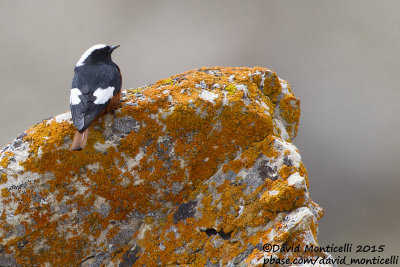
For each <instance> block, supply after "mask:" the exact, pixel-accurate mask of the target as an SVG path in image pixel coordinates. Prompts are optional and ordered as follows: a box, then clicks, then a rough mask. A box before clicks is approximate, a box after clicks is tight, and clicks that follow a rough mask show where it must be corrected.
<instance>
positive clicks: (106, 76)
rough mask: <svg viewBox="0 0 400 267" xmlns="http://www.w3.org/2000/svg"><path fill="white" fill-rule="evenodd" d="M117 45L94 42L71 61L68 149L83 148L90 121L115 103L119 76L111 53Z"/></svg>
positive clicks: (119, 88)
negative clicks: (71, 131) (70, 136)
mask: <svg viewBox="0 0 400 267" xmlns="http://www.w3.org/2000/svg"><path fill="white" fill-rule="evenodd" d="M118 47H119V45H115V46H109V45H105V44H97V45H94V46H92V47H90V48H89V49H88V50H86V52H85V53H83V55H82V56H81V57H80V59H79V61H78V62H77V63H76V65H75V68H74V77H73V79H72V86H71V94H70V108H71V116H72V122H73V124H74V126H75V127H76V132H75V135H74V138H73V140H72V144H71V148H70V149H71V150H82V149H84V148H85V146H86V143H87V140H88V135H89V128H90V126H91V124H92V123H93V121H95V119H97V118H98V117H99V116H101V115H102V114H105V113H107V112H110V111H114V110H115V109H117V108H118V106H119V103H120V98H121V86H122V76H121V71H120V69H119V67H118V66H117V64H115V63H114V62H113V61H112V59H111V53H112V52H113V51H114V50H115V49H117V48H118Z"/></svg>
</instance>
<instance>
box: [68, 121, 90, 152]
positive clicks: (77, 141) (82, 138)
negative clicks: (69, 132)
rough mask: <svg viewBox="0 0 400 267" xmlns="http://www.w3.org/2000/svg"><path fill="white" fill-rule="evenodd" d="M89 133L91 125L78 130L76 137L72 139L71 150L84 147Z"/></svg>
mask: <svg viewBox="0 0 400 267" xmlns="http://www.w3.org/2000/svg"><path fill="white" fill-rule="evenodd" d="M88 135H89V127H88V128H86V129H85V130H84V131H76V133H75V136H74V139H73V140H72V144H71V150H81V149H84V148H85V146H86V143H87V139H88Z"/></svg>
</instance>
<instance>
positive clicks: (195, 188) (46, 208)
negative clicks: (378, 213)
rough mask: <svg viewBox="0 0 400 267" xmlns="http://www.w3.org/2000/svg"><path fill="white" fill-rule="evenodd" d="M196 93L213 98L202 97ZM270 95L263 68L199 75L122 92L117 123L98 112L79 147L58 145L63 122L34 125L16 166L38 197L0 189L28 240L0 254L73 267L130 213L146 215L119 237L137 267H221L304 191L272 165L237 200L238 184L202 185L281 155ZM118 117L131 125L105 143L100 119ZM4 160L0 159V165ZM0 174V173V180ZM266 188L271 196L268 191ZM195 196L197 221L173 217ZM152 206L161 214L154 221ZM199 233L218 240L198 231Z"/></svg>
mask: <svg viewBox="0 0 400 267" xmlns="http://www.w3.org/2000/svg"><path fill="white" fill-rule="evenodd" d="M217 84H218V86H217ZM288 90H289V95H285V96H284V97H283V98H282V100H281V101H280V106H281V109H282V110H283V113H281V115H282V116H283V117H284V119H285V120H286V122H287V123H290V124H291V126H290V127H297V125H298V120H299V115H300V113H299V106H298V103H299V102H298V100H297V99H296V98H294V96H293V95H292V94H291V93H290V88H289V89H288ZM202 93H203V94H202ZM204 93H205V94H206V95H207V94H209V95H212V96H213V99H212V100H210V99H207V98H204ZM137 94H140V96H141V97H139V98H136V96H137ZM280 94H283V91H282V85H281V80H280V79H279V78H278V77H277V75H276V74H275V73H273V72H272V71H270V70H267V69H264V68H259V67H256V68H218V67H215V68H200V69H197V70H191V71H188V72H185V73H182V74H179V75H175V76H172V77H170V78H168V79H164V80H160V81H158V82H156V83H155V84H153V85H149V86H147V87H143V88H138V89H132V90H128V91H127V92H126V94H125V98H124V101H123V103H122V106H121V108H120V109H118V110H117V112H116V114H115V116H116V117H113V116H112V115H106V116H104V117H102V118H101V119H100V120H99V121H97V122H96V123H94V125H93V127H92V128H91V130H90V135H89V139H88V144H87V146H86V148H85V149H84V150H82V151H70V150H69V142H70V140H71V138H72V136H73V133H74V131H75V128H74V126H73V125H71V124H70V122H68V121H64V122H61V123H59V122H57V121H55V120H50V121H43V122H42V123H39V124H37V125H35V126H34V127H32V128H30V129H29V130H28V131H27V136H26V137H25V138H24V141H26V142H28V143H29V147H30V151H29V152H30V153H31V154H30V156H29V157H28V158H27V159H26V160H25V161H24V162H21V165H22V166H23V167H24V169H25V171H27V172H32V173H36V174H39V175H41V177H46V178H45V179H44V178H43V180H39V181H37V184H38V188H41V190H36V191H35V190H26V192H24V193H20V194H16V195H10V192H9V191H8V190H7V189H3V190H2V197H3V199H4V198H10V199H12V201H14V202H17V203H18V205H17V209H16V211H15V214H16V215H17V214H20V215H21V214H26V215H27V216H25V217H24V218H27V219H23V220H22V221H21V222H20V223H21V224H23V225H25V228H26V233H25V236H26V238H27V239H28V243H27V244H26V245H25V246H24V247H23V248H22V249H21V248H19V247H18V245H17V243H18V242H20V241H21V240H22V238H19V239H12V240H8V241H7V242H6V243H5V249H7V251H11V252H13V253H14V254H15V255H16V258H17V261H18V262H19V263H20V264H21V265H44V264H45V263H49V264H51V265H59V266H62V265H64V266H65V265H68V264H71V263H79V262H80V261H82V260H83V259H84V258H86V257H88V256H90V255H91V254H90V253H93V251H107V249H108V245H109V242H110V240H112V239H115V238H117V237H118V235H119V233H120V231H121V229H122V228H121V227H120V225H121V224H122V223H123V222H126V221H129V219H130V216H131V215H132V213H134V212H137V213H139V214H147V216H144V218H143V220H142V221H141V222H140V223H141V228H140V229H141V230H137V231H136V232H135V233H133V235H132V236H130V237H129V238H132V239H133V240H134V242H135V243H136V244H138V245H139V246H140V247H141V250H142V252H141V253H140V255H139V256H140V257H139V259H138V261H137V262H136V264H138V265H140V264H147V265H150V266H152V265H157V264H159V265H177V264H183V265H190V264H191V265H193V266H204V265H205V264H206V263H207V260H210V261H211V262H217V261H220V262H221V263H222V264H227V263H228V262H229V260H231V259H232V258H233V257H235V256H238V255H239V254H240V253H242V252H243V251H245V250H246V249H247V244H248V243H250V244H252V245H253V246H255V245H256V244H257V243H258V242H259V240H260V238H262V237H263V236H266V235H267V233H268V231H267V230H262V231H260V232H258V234H257V235H255V234H254V233H251V232H248V231H247V229H248V227H252V228H254V229H257V228H260V227H262V226H265V225H266V224H267V223H268V222H269V221H270V220H274V219H276V217H277V214H278V213H279V212H282V211H291V210H293V209H296V208H298V207H300V206H301V205H304V203H305V198H304V190H297V189H294V188H293V186H289V185H288V184H287V181H286V179H287V177H288V176H290V175H291V174H292V173H294V172H295V171H299V172H300V174H301V175H302V176H305V177H306V170H305V168H304V166H303V165H301V166H300V168H294V167H288V166H283V167H281V168H280V169H279V170H277V172H278V173H279V176H280V179H278V180H275V181H272V180H270V179H267V178H265V181H264V183H263V184H262V185H260V186H258V187H257V188H254V190H253V191H252V192H251V193H249V194H244V193H243V192H244V191H245V190H246V185H245V184H239V182H240V180H241V177H237V178H236V181H228V180H225V181H224V182H222V183H221V184H220V185H218V186H216V185H215V184H207V182H206V181H207V180H208V179H209V178H210V177H211V176H213V175H214V174H215V173H216V172H217V171H218V170H219V168H221V167H222V170H223V172H224V173H226V172H228V171H229V170H232V171H234V172H235V173H236V174H237V173H238V172H239V171H240V170H241V169H250V168H251V167H252V166H253V165H254V163H255V162H256V160H257V159H258V158H259V157H260V156H261V155H263V156H265V157H268V158H269V160H270V161H271V162H273V161H274V160H276V159H277V158H278V156H279V155H280V153H282V151H277V150H276V149H274V143H275V141H276V138H279V137H277V136H274V135H273V132H274V123H273V118H274V112H275V107H276V106H277V105H278V96H279V95H280ZM214 96H215V98H214ZM249 101H250V102H249ZM130 102H135V104H134V105H133V104H130ZM249 103H250V104H249ZM261 103H263V105H262V104H261ZM125 116H129V117H130V118H132V119H133V120H134V121H136V122H138V124H139V125H140V127H139V129H137V130H135V131H131V132H130V133H128V134H125V135H122V137H118V138H119V139H117V141H115V140H113V141H112V142H113V143H112V144H113V145H110V142H111V141H110V137H109V136H106V134H105V132H106V130H108V131H109V130H110V129H109V124H108V123H106V121H111V122H113V121H115V120H117V119H119V118H123V117H125ZM296 129H297V128H296ZM99 147H103V148H102V149H99ZM284 153H285V154H288V153H290V151H288V152H284ZM7 165H8V161H7V159H6V157H4V158H3V160H2V161H1V166H3V167H4V166H5V167H4V168H6V167H7ZM3 177H5V178H3ZM6 179H7V177H6V176H3V175H2V181H3V182H4V181H7V180H6ZM306 181H307V183H308V180H306ZM44 184H45V188H42V187H40V186H41V185H42V186H44ZM307 185H308V184H307ZM212 191H214V192H212ZM270 191H276V192H278V193H277V194H275V195H274V194H273V195H270V194H269V193H268V192H270ZM199 194H201V195H202V198H201V201H200V203H198V204H199V205H201V207H202V208H201V213H202V216H201V217H199V218H195V217H189V218H186V219H185V220H180V221H175V219H174V218H173V214H174V213H175V212H177V207H178V206H179V205H180V204H182V203H184V202H187V201H189V200H191V199H196V198H197V197H198V196H199ZM213 194H218V197H216V196H215V195H213ZM260 196H261V197H260ZM37 198H39V199H43V200H46V201H39V202H38V201H35V199H37ZM47 199H52V201H54V202H55V203H50V200H49V201H47ZM98 199H102V200H104V202H105V203H107V205H108V206H109V209H108V210H107V213H106V214H104V213H101V212H100V211H98V210H96V209H95V208H94V207H96V203H97V202H96V201H98ZM2 201H3V203H6V202H5V200H2ZM61 203H63V204H64V205H66V206H68V209H69V211H68V212H69V213H68V214H63V215H60V214H57V212H56V211H55V209H54V205H55V206H57V205H56V204H61ZM52 205H53V206H52ZM156 211H157V212H160V213H162V214H163V216H161V218H157V219H156V217H155V215H154V212H156ZM150 214H152V215H150ZM1 218H2V220H3V221H4V220H5V218H4V216H3V215H2V217H1ZM64 225H69V226H70V228H71V229H65V227H64ZM145 226H148V227H151V231H148V230H147V231H146V227H145ZM1 227H5V226H4V224H3V226H1ZM314 228H315V226H314ZM197 229H201V230H200V231H198V230H197ZM203 229H213V230H214V231H215V232H216V233H219V234H213V235H211V236H209V235H208V234H207V233H206V230H204V231H203ZM213 233H214V232H213ZM224 235H230V236H232V237H235V238H238V237H240V238H241V239H242V242H230V240H227V239H223V238H222V237H223V236H224ZM0 238H2V237H1V236H0ZM280 238H282V240H284V239H285V238H288V237H284V236H283V235H282V236H281V237H280ZM44 239H45V240H46V241H45V242H46V245H47V246H48V247H50V248H51V249H49V250H43V251H41V253H36V252H35V246H37V245H38V244H40V243H41V242H43V240H44ZM100 239H102V241H101V242H100V241H98V240H100ZM213 242H214V243H213ZM218 244H220V245H218ZM129 246H130V245H129V244H125V243H124V244H122V243H121V244H119V245H118V249H117V250H115V251H114V253H112V255H111V257H112V258H113V261H115V262H118V261H120V260H122V258H123V257H124V253H126V252H127V251H128V249H129ZM88 248H90V249H88ZM200 251H201V253H200Z"/></svg>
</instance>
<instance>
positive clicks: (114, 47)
mask: <svg viewBox="0 0 400 267" xmlns="http://www.w3.org/2000/svg"><path fill="white" fill-rule="evenodd" d="M119 46H120V45H114V46H111V47H110V53H111V52H112V51H114V50H115V49H117V48H118V47H119Z"/></svg>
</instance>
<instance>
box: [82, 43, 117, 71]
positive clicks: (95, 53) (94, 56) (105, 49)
mask: <svg viewBox="0 0 400 267" xmlns="http://www.w3.org/2000/svg"><path fill="white" fill-rule="evenodd" d="M118 47H119V45H115V46H109V45H104V44H98V45H94V46H92V47H91V48H89V49H88V50H86V52H85V53H84V54H83V55H82V56H81V58H80V59H79V61H78V63H76V67H79V66H82V65H85V64H93V63H99V62H104V63H107V62H111V53H112V52H113V51H114V50H115V49H116V48H118Z"/></svg>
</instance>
